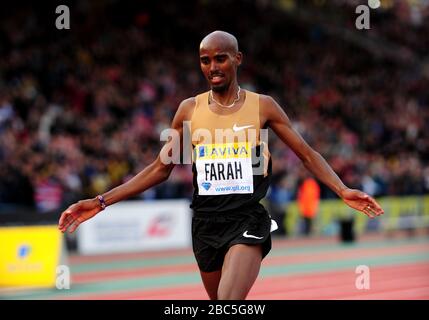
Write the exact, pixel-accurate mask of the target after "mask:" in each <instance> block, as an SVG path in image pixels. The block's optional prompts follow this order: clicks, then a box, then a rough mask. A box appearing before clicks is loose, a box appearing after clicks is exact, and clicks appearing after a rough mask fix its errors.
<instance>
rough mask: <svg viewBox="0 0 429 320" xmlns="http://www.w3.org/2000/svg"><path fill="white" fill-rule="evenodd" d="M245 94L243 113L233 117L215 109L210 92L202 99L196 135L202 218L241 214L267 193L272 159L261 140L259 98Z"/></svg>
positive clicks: (197, 204) (196, 203)
mask: <svg viewBox="0 0 429 320" xmlns="http://www.w3.org/2000/svg"><path fill="white" fill-rule="evenodd" d="M245 92H246V95H245V100H244V102H243V104H242V105H241V107H240V108H239V109H238V110H236V111H234V112H233V113H230V114H227V115H221V114H218V113H215V112H214V111H213V110H211V109H210V108H209V92H205V93H203V94H200V95H198V96H196V103H195V109H194V111H193V114H192V118H191V128H190V133H191V137H192V148H193V153H192V172H193V184H194V195H193V199H192V204H191V208H192V209H193V210H195V211H197V212H207V213H208V212H225V211H230V210H237V209H238V210H240V209H242V208H247V207H249V206H252V205H255V204H257V203H259V201H260V200H261V199H262V198H263V197H265V195H266V193H267V190H268V187H269V180H270V178H271V157H270V153H269V151H268V145H267V143H266V142H264V141H262V140H265V139H261V138H260V121H259V94H256V93H253V92H250V91H247V90H246V91H245Z"/></svg>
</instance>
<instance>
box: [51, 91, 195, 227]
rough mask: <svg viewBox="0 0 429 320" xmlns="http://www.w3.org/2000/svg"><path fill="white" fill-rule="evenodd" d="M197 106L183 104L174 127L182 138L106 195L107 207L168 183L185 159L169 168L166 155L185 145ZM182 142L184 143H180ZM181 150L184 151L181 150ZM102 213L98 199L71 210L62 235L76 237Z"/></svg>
mask: <svg viewBox="0 0 429 320" xmlns="http://www.w3.org/2000/svg"><path fill="white" fill-rule="evenodd" d="M194 104H195V101H194V99H193V98H190V99H187V100H184V101H183V102H182V103H181V104H180V106H179V108H178V110H177V112H176V115H175V116H174V119H173V122H172V125H171V127H172V129H174V130H176V131H177V132H178V133H179V135H172V137H174V138H172V139H170V141H168V142H167V143H166V144H165V145H164V146H163V147H162V149H161V151H160V153H159V155H158V157H157V158H156V160H155V161H154V162H152V163H151V164H150V165H148V166H147V167H146V168H144V169H143V170H142V171H141V172H140V173H138V174H137V175H136V176H134V177H133V178H132V179H130V180H129V181H127V182H126V183H123V184H121V185H120V186H117V187H116V188H114V189H112V190H110V191H108V192H106V193H104V194H103V195H102V196H103V198H104V200H105V202H106V206H109V205H112V204H114V203H116V202H119V201H121V200H124V199H127V198H130V197H132V196H134V195H136V194H139V193H142V192H144V191H145V190H147V189H149V188H151V187H153V186H155V185H157V184H159V183H161V182H163V181H165V180H167V179H168V177H169V176H170V173H171V171H172V170H173V168H174V166H175V164H174V163H178V161H179V160H178V159H180V156H181V155H180V154H178V155H174V157H176V158H177V159H176V160H178V161H174V163H168V164H165V163H163V161H162V159H165V158H167V157H166V154H167V153H169V152H170V151H171V150H172V145H174V144H176V143H180V145H182V143H181V142H182V138H183V121H186V120H188V117H189V114H190V110H191V109H192V108H193V106H194ZM178 139H180V141H178ZM178 149H179V150H181V148H178ZM170 158H171V156H170ZM101 210H102V208H101V205H100V201H99V200H98V199H97V197H95V198H93V199H86V200H80V201H78V202H77V203H74V204H72V205H71V206H69V207H68V208H67V209H66V210H65V211H64V212H63V213H62V214H61V217H60V220H59V224H58V228H59V229H60V230H61V232H66V231H67V229H69V228H70V229H69V230H68V231H69V232H70V233H72V232H74V231H75V230H76V228H77V227H78V226H79V225H80V224H81V223H82V222H84V221H86V220H88V219H90V218H92V217H93V216H95V215H96V214H97V213H99V212H100V211H101Z"/></svg>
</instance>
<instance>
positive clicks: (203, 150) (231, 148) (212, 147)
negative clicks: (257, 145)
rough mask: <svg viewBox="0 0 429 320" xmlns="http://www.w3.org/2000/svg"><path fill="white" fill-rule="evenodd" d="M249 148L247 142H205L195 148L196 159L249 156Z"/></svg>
mask: <svg viewBox="0 0 429 320" xmlns="http://www.w3.org/2000/svg"><path fill="white" fill-rule="evenodd" d="M250 156H251V154H250V148H249V143H247V142H238V143H222V144H205V145H197V146H196V148H195V159H196V160H208V159H230V158H250Z"/></svg>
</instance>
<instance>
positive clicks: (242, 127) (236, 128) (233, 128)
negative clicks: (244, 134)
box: [232, 123, 253, 132]
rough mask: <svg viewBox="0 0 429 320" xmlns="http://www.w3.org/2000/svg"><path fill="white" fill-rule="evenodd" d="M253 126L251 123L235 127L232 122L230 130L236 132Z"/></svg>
mask: <svg viewBox="0 0 429 320" xmlns="http://www.w3.org/2000/svg"><path fill="white" fill-rule="evenodd" d="M251 127H253V124H252V125H250V126H241V127H237V125H236V124H235V123H234V126H233V127H232V131H234V132H237V131H240V130H243V129H247V128H251Z"/></svg>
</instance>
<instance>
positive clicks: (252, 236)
mask: <svg viewBox="0 0 429 320" xmlns="http://www.w3.org/2000/svg"><path fill="white" fill-rule="evenodd" d="M243 237H246V238H254V239H262V238H264V237H257V236H254V235H251V234H248V233H247V230H246V231H244V232H243Z"/></svg>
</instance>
